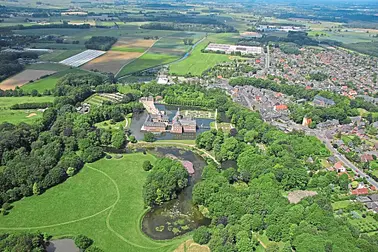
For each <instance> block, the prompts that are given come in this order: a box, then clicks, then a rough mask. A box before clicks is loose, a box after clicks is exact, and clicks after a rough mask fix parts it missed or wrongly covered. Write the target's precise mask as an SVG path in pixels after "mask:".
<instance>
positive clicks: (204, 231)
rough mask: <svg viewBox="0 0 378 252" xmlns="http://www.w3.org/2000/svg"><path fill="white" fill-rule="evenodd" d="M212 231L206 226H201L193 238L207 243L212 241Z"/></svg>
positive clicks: (198, 241) (197, 241) (200, 242)
mask: <svg viewBox="0 0 378 252" xmlns="http://www.w3.org/2000/svg"><path fill="white" fill-rule="evenodd" d="M210 238H211V233H210V231H209V229H208V228H207V227H205V226H201V227H199V228H197V229H196V230H195V231H194V234H193V240H194V242H196V243H199V244H207V243H208V242H209V241H210Z"/></svg>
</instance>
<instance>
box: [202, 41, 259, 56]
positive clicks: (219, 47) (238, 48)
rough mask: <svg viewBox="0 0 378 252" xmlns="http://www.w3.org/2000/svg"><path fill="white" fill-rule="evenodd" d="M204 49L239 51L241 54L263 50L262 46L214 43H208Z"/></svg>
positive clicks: (226, 51)
mask: <svg viewBox="0 0 378 252" xmlns="http://www.w3.org/2000/svg"><path fill="white" fill-rule="evenodd" d="M205 50H206V51H213V52H224V53H225V54H231V53H232V52H233V53H235V52H240V53H241V54H242V55H249V54H261V53H262V52H263V50H262V48H261V47H259V46H240V45H227V44H214V43H210V44H209V45H208V46H207V47H206V49H205Z"/></svg>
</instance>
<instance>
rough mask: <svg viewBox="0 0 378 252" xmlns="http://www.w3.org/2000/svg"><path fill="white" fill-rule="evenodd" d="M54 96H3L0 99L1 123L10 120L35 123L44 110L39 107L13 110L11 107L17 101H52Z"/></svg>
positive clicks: (14, 122) (10, 121)
mask: <svg viewBox="0 0 378 252" xmlns="http://www.w3.org/2000/svg"><path fill="white" fill-rule="evenodd" d="M53 100H54V97H52V96H42V97H30V96H23V97H1V99H0V123H3V122H9V123H13V124H19V123H20V122H26V123H33V122H35V121H36V120H37V119H39V118H41V117H42V112H40V111H38V110H37V109H25V110H12V109H10V108H9V107H10V106H12V105H14V104H17V103H30V102H52V101H53Z"/></svg>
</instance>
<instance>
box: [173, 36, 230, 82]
mask: <svg viewBox="0 0 378 252" xmlns="http://www.w3.org/2000/svg"><path fill="white" fill-rule="evenodd" d="M224 40H225V38H221V39H219V40H218V39H215V41H216V42H217V43H219V42H220V41H224ZM218 41H219V42H218ZM210 42H214V40H212V39H211V37H209V38H207V39H205V40H204V41H202V42H201V43H200V44H198V46H197V47H196V48H195V49H194V50H193V51H192V52H191V54H190V55H189V57H188V58H186V59H185V60H183V61H180V62H176V63H173V64H172V65H170V68H169V72H170V73H171V74H176V75H186V74H192V75H197V76H198V75H201V74H202V73H203V72H204V71H205V70H206V69H209V68H210V67H213V66H215V65H216V64H218V63H221V62H226V61H230V60H232V57H231V56H230V55H224V54H216V53H202V52H201V50H202V49H204V48H206V46H207V45H208V44H209V43H210Z"/></svg>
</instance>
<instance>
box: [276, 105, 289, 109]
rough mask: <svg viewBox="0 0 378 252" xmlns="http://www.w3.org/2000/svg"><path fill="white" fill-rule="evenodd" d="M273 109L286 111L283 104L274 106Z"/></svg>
mask: <svg viewBox="0 0 378 252" xmlns="http://www.w3.org/2000/svg"><path fill="white" fill-rule="evenodd" d="M274 108H275V109H276V110H286V109H287V105H285V104H280V105H276V106H274Z"/></svg>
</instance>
